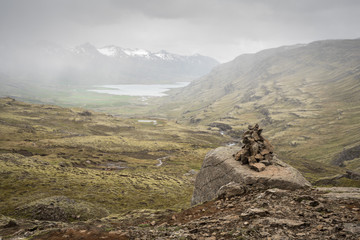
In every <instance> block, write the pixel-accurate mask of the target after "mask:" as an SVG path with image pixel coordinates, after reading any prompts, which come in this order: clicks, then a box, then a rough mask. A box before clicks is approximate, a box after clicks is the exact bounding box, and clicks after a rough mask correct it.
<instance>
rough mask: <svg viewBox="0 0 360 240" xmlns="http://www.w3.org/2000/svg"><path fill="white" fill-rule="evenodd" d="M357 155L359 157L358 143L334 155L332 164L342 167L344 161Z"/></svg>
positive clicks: (359, 147) (359, 148)
mask: <svg viewBox="0 0 360 240" xmlns="http://www.w3.org/2000/svg"><path fill="white" fill-rule="evenodd" d="M358 157H360V145H357V146H354V147H352V148H348V149H344V150H343V151H342V152H341V153H339V154H338V155H336V156H335V157H334V159H333V161H332V164H334V165H338V166H340V167H343V166H344V162H345V161H350V160H353V159H355V158H358Z"/></svg>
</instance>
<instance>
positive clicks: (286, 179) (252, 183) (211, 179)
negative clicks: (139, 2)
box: [191, 147, 311, 205]
mask: <svg viewBox="0 0 360 240" xmlns="http://www.w3.org/2000/svg"><path fill="white" fill-rule="evenodd" d="M240 150H241V148H240V147H220V148H217V149H214V150H211V151H210V152H209V153H208V154H207V155H206V156H205V159H204V162H203V165H202V167H201V170H200V172H199V174H198V176H197V178H196V181H195V189H194V193H193V197H192V201H191V204H192V205H195V204H199V203H202V202H205V201H209V200H211V199H213V198H215V197H216V196H217V195H216V193H217V191H218V190H219V189H220V188H221V187H222V186H224V185H226V184H228V183H230V182H235V183H239V184H241V185H246V186H248V187H250V188H254V189H268V188H280V189H289V190H293V189H299V188H308V187H310V186H311V184H310V183H309V182H308V181H307V180H306V179H305V178H304V177H303V176H302V175H301V173H300V172H299V171H297V170H296V169H295V168H293V167H291V166H289V165H288V164H286V163H284V162H282V161H280V160H279V159H278V158H276V156H274V157H273V159H272V160H271V161H272V164H271V165H269V166H266V168H264V170H263V171H261V172H257V171H254V170H252V169H251V167H250V166H249V165H247V164H245V165H243V164H242V163H241V162H239V161H236V160H235V159H234V155H235V154H236V153H237V152H239V151H240Z"/></svg>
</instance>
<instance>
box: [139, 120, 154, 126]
mask: <svg viewBox="0 0 360 240" xmlns="http://www.w3.org/2000/svg"><path fill="white" fill-rule="evenodd" d="M138 122H139V123H153V124H154V125H156V124H157V121H156V120H138Z"/></svg>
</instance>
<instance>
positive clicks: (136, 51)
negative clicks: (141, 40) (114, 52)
mask: <svg viewBox="0 0 360 240" xmlns="http://www.w3.org/2000/svg"><path fill="white" fill-rule="evenodd" d="M123 51H124V53H126V54H127V55H129V56H140V57H146V56H149V55H150V52H149V51H146V50H144V49H138V48H136V49H124V50H123Z"/></svg>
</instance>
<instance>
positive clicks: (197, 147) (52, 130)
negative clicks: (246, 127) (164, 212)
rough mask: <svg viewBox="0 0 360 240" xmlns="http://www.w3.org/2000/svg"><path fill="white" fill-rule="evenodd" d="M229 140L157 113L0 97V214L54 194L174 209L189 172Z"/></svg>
mask: <svg viewBox="0 0 360 240" xmlns="http://www.w3.org/2000/svg"><path fill="white" fill-rule="evenodd" d="M228 140H229V139H227V138H226V137H223V136H221V135H220V134H217V135H214V134H211V133H209V132H207V131H205V130H204V129H201V128H200V129H199V128H197V129H193V128H190V127H184V126H181V125H179V124H176V123H175V122H171V121H166V120H161V119H157V120H156V124H154V123H152V122H149V123H146V122H145V123H144V122H139V121H138V119H122V118H117V117H113V116H111V115H106V114H102V113H95V112H87V111H85V110H83V109H75V108H72V109H68V108H62V107H57V106H50V105H34V104H27V103H23V102H19V101H13V100H12V99H10V98H3V99H0V191H1V195H0V213H1V214H4V215H8V216H14V214H15V215H16V211H15V209H16V208H17V207H20V206H24V205H25V204H28V203H30V202H33V201H36V200H39V199H43V198H47V197H51V196H56V195H62V196H66V197H68V198H70V199H74V200H81V201H86V202H89V203H92V204H95V205H98V206H99V207H103V208H105V209H107V210H109V211H110V212H111V213H124V212H126V211H129V210H134V209H173V210H179V209H181V208H185V207H188V206H189V204H190V198H191V194H192V190H193V182H192V181H193V176H191V175H190V176H189V174H186V173H187V172H189V171H190V170H191V169H196V170H198V169H200V167H201V163H202V160H203V158H204V156H205V154H206V152H207V151H209V150H210V149H212V148H215V147H217V146H219V145H221V144H222V143H223V142H226V141H228ZM159 158H162V162H163V164H162V165H161V166H157V164H158V163H159V160H158V159H159Z"/></svg>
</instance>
